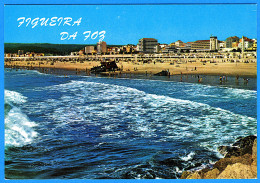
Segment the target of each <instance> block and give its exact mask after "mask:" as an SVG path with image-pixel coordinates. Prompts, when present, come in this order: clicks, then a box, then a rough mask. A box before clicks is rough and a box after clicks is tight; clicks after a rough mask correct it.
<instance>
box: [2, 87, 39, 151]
mask: <svg viewBox="0 0 260 183" xmlns="http://www.w3.org/2000/svg"><path fill="white" fill-rule="evenodd" d="M26 99H27V97H24V96H23V95H22V94H20V93H18V92H15V91H9V90H5V104H7V105H9V106H10V111H8V112H7V113H6V114H5V146H6V147H9V146H17V147H20V146H24V145H26V144H29V143H31V142H32V141H33V139H34V138H35V137H36V136H37V132H36V131H34V129H33V127H35V126H37V125H36V124H35V123H34V122H32V121H30V120H29V118H28V117H27V116H26V115H25V114H24V113H23V112H22V111H21V110H20V109H19V108H18V107H16V106H15V105H17V104H23V103H25V102H26ZM5 110H7V109H5Z"/></svg>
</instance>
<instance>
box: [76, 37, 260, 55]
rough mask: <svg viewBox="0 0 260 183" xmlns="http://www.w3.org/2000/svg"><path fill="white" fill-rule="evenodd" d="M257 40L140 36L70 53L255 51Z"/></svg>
mask: <svg viewBox="0 0 260 183" xmlns="http://www.w3.org/2000/svg"><path fill="white" fill-rule="evenodd" d="M256 48H257V40H256V39H249V38H247V37H244V36H242V38H238V37H237V36H233V37H229V38H227V39H226V40H225V41H220V40H218V38H217V36H210V39H209V40H197V41H194V42H187V43H184V42H182V41H181V40H178V41H176V42H173V43H170V44H160V43H158V40H157V39H154V38H142V39H140V40H139V42H138V44H137V45H132V44H128V45H125V46H119V47H115V46H107V44H106V42H104V41H102V42H98V43H97V45H96V46H86V47H85V48H84V49H82V50H80V51H79V52H72V53H71V55H84V54H87V55H88V54H131V53H177V52H209V51H211V52H217V51H219V52H230V51H234V50H240V51H256Z"/></svg>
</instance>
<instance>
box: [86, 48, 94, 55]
mask: <svg viewBox="0 0 260 183" xmlns="http://www.w3.org/2000/svg"><path fill="white" fill-rule="evenodd" d="M94 52H95V47H94V46H86V47H85V53H86V54H92V53H94Z"/></svg>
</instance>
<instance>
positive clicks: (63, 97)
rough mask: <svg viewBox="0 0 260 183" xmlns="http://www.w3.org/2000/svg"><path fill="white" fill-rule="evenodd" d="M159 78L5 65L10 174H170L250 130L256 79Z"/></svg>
mask: <svg viewBox="0 0 260 183" xmlns="http://www.w3.org/2000/svg"><path fill="white" fill-rule="evenodd" d="M159 78H162V77H153V78H150V79H149V80H148V79H145V78H143V79H142V78H138V79H126V78H121V79H114V78H100V77H90V76H76V75H74V76H73V75H71V76H69V77H64V76H59V75H49V74H42V73H39V72H37V71H22V70H18V71H14V70H10V69H6V70H5V176H6V178H8V179H64V178H65V179H108V178H112V179H127V178H130V179H139V178H140V179H149V178H171V179H174V178H178V177H179V176H180V174H181V172H182V171H183V170H189V169H194V168H202V167H204V166H207V165H210V164H212V163H213V162H215V161H217V160H218V159H219V158H221V156H220V155H219V154H218V153H217V147H218V146H220V145H229V144H231V143H233V142H234V141H235V139H236V138H237V137H240V136H247V135H254V134H256V132H257V131H256V125H257V121H256V99H257V92H256V79H251V80H250V85H243V84H241V82H243V81H242V80H241V81H240V85H239V84H234V85H233V84H230V85H220V84H219V83H218V82H219V80H218V78H217V77H210V76H208V78H205V79H208V83H211V85H203V84H198V83H186V82H176V81H174V79H173V80H167V79H164V80H159ZM176 78H177V77H176ZM178 79H179V78H177V79H176V80H178ZM184 79H185V78H183V80H184ZM194 80H195V79H194ZM229 81H235V79H234V78H229ZM214 85H215V86H214Z"/></svg>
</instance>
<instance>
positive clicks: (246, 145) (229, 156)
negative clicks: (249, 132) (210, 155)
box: [181, 136, 257, 179]
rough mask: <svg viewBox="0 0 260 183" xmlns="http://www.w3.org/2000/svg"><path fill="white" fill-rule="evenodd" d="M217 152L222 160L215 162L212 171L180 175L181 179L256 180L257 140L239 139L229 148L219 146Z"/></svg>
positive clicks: (249, 137) (251, 138)
mask: <svg viewBox="0 0 260 183" xmlns="http://www.w3.org/2000/svg"><path fill="white" fill-rule="evenodd" d="M218 150H219V152H220V153H221V154H223V155H224V158H222V159H220V160H219V161H217V162H216V163H215V164H214V165H213V168H212V169H209V168H205V169H202V170H199V171H195V172H190V171H185V172H183V173H182V176H181V179H256V178H257V138H256V136H248V137H245V138H241V139H240V140H238V141H237V142H236V143H234V144H233V145H232V146H231V147H229V146H221V147H220V148H219V149H218Z"/></svg>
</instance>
